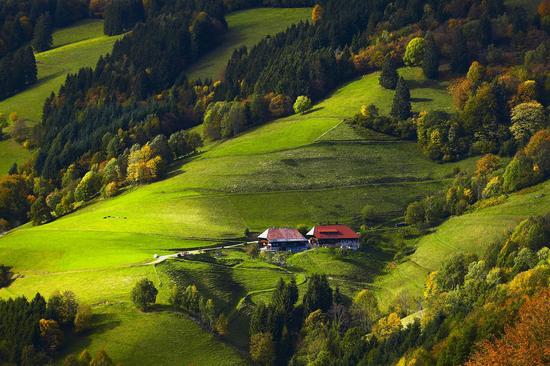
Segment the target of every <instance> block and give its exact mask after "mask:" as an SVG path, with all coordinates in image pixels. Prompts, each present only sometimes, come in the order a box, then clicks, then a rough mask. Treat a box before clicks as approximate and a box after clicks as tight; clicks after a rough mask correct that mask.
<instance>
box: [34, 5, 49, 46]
mask: <svg viewBox="0 0 550 366" xmlns="http://www.w3.org/2000/svg"><path fill="white" fill-rule="evenodd" d="M32 47H33V48H34V49H35V51H37V52H42V51H46V50H48V49H50V48H51V47H52V22H51V18H50V15H49V14H47V13H46V14H42V15H41V16H40V17H39V18H38V21H37V22H36V26H35V27H34V35H33V39H32Z"/></svg>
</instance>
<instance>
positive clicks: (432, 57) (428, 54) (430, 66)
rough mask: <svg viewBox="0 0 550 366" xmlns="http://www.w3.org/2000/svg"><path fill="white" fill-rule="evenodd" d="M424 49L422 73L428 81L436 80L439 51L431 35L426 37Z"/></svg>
mask: <svg viewBox="0 0 550 366" xmlns="http://www.w3.org/2000/svg"><path fill="white" fill-rule="evenodd" d="M425 40H426V48H425V50H424V58H423V60H422V71H424V75H425V76H426V77H427V78H428V79H437V77H438V74H439V51H438V49H437V45H436V44H435V40H434V37H433V36H432V34H431V33H428V34H427V35H426V38H425Z"/></svg>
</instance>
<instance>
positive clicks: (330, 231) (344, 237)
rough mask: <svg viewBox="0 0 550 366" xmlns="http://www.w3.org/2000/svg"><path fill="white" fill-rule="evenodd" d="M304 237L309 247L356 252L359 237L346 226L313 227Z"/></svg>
mask: <svg viewBox="0 0 550 366" xmlns="http://www.w3.org/2000/svg"><path fill="white" fill-rule="evenodd" d="M306 236H307V237H308V238H309V243H310V245H311V247H313V248H315V247H329V248H344V249H351V250H357V249H359V235H357V233H356V232H355V231H353V230H352V229H351V228H350V227H349V226H347V225H339V224H337V225H318V226H314V227H313V228H312V229H311V230H310V231H309V232H308V233H307V234H306Z"/></svg>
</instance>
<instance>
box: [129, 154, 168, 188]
mask: <svg viewBox="0 0 550 366" xmlns="http://www.w3.org/2000/svg"><path fill="white" fill-rule="evenodd" d="M164 169H165V164H164V161H163V160H162V158H161V157H160V156H159V155H154V152H153V149H151V147H150V146H149V145H144V146H143V147H142V148H141V149H136V150H134V151H132V152H131V153H130V157H129V158H128V175H127V177H126V179H127V180H128V181H129V182H130V183H134V184H140V183H148V182H153V181H155V180H157V179H159V178H161V177H162V175H163V174H164Z"/></svg>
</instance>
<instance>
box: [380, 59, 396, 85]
mask: <svg viewBox="0 0 550 366" xmlns="http://www.w3.org/2000/svg"><path fill="white" fill-rule="evenodd" d="M398 80H399V74H398V73H397V65H396V64H395V61H394V60H393V59H392V58H391V57H388V58H387V59H386V61H384V64H383V65H382V73H381V74H380V78H379V79H378V82H379V83H380V85H381V86H382V87H384V88H386V89H395V87H396V86H397V81H398Z"/></svg>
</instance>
